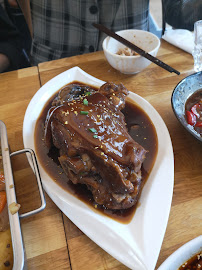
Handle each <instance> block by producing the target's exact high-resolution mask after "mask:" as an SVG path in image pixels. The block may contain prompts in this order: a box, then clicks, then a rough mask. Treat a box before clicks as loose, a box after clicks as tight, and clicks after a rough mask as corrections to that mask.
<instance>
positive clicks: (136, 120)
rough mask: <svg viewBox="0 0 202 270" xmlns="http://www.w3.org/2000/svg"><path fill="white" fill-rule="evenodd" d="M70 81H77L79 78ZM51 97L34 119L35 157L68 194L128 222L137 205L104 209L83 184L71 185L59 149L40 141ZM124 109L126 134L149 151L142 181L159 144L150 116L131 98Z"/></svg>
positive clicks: (112, 216)
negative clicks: (124, 208)
mask: <svg viewBox="0 0 202 270" xmlns="http://www.w3.org/2000/svg"><path fill="white" fill-rule="evenodd" d="M73 83H77V84H78V82H73ZM95 89H96V88H95ZM58 91H59V90H58ZM54 97H55V95H54V96H53V97H51V98H50V99H49V100H48V102H47V103H46V105H45V106H44V109H43V111H42V113H41V115H40V116H39V118H38V120H37V123H36V128H35V136H34V137H35V149H36V154H37V157H38V160H39V161H40V163H41V164H42V166H43V168H44V169H45V171H46V172H47V173H48V174H49V176H50V177H51V178H52V179H53V180H54V181H55V182H57V184H58V185H60V186H61V187H62V188H63V189H65V190H66V191H68V192H71V194H73V195H74V196H76V197H77V198H79V199H80V200H82V201H84V202H85V203H87V204H88V205H90V206H91V207H92V208H93V209H95V208H96V211H100V212H101V213H103V214H105V215H107V216H109V217H111V218H113V219H115V220H117V221H119V222H122V223H129V222H130V221H131V219H132V217H133V215H134V213H135V209H136V208H137V206H138V205H136V206H133V207H131V208H129V209H126V210H107V209H104V208H103V207H101V206H99V205H97V204H94V200H93V196H92V195H91V192H90V191H88V189H87V187H86V186H85V185H81V184H77V185H74V184H72V182H71V181H68V179H67V176H66V175H65V173H63V170H62V168H61V166H60V164H59V161H58V159H57V157H58V150H57V149H56V148H55V147H52V148H51V149H50V150H49V149H48V148H47V147H46V146H45V144H44V141H43V135H44V122H45V119H46V114H47V111H48V109H49V108H50V104H51V102H52V100H53V99H54ZM123 113H124V115H125V119H126V123H127V127H128V130H129V134H130V135H131V137H132V138H133V139H134V140H135V141H136V142H138V143H139V144H141V145H142V146H143V147H144V148H145V149H146V150H147V151H148V153H147V155H146V159H145V161H144V163H143V166H142V178H143V181H144V182H145V181H146V180H147V178H148V176H149V173H150V172H151V169H152V167H153V164H154V162H155V159H156V154H157V148H158V142H157V135H156V131H155V128H154V126H153V124H152V122H151V120H150V119H149V117H148V116H147V115H146V114H145V113H144V111H143V110H142V109H141V108H140V107H138V106H137V105H136V104H134V102H133V101H132V100H130V99H127V101H126V106H125V108H124V110H123Z"/></svg>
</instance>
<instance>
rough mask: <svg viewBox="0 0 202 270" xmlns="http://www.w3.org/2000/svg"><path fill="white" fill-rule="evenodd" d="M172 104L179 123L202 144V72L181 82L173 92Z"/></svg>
mask: <svg viewBox="0 0 202 270" xmlns="http://www.w3.org/2000/svg"><path fill="white" fill-rule="evenodd" d="M171 103H172V108H173V111H174V113H175V116H176V117H177V119H178V120H179V122H180V123H181V124H182V125H183V126H184V127H185V129H186V130H187V131H188V132H189V133H190V134H192V135H193V136H194V137H195V138H196V139H198V140H199V141H201V142H202V72H197V73H194V74H191V75H189V76H187V77H186V78H184V79H183V80H182V81H180V82H179V83H178V84H177V86H176V87H175V89H174V90H173V93H172V97H171Z"/></svg>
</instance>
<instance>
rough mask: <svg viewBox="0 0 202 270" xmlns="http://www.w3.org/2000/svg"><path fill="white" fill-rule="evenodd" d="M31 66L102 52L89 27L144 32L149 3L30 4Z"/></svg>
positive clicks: (80, 0)
mask: <svg viewBox="0 0 202 270" xmlns="http://www.w3.org/2000/svg"><path fill="white" fill-rule="evenodd" d="M31 11H32V21H33V44H32V49H31V55H32V61H33V64H38V63H40V62H44V61H48V60H54V59H59V58H63V57H69V56H73V55H78V54H84V53H89V52H93V51H96V50H101V49H102V47H101V46H102V41H103V39H104V37H105V34H102V33H99V31H98V30H97V29H96V28H94V27H93V26H92V23H93V22H96V23H101V24H104V25H105V26H106V27H108V28H110V29H112V30H114V31H118V30H122V29H133V28H136V29H143V30H148V12H149V0H107V1H105V0H57V1H55V0H31Z"/></svg>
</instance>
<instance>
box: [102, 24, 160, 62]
mask: <svg viewBox="0 0 202 270" xmlns="http://www.w3.org/2000/svg"><path fill="white" fill-rule="evenodd" d="M130 31H135V32H143V33H147V34H149V35H151V36H153V37H155V38H156V40H157V41H158V44H157V46H156V47H155V48H154V49H153V50H151V51H148V52H147V53H149V54H151V53H152V52H153V51H155V50H156V49H157V50H158V48H159V47H160V44H161V41H160V39H159V38H158V37H157V36H156V35H155V34H153V33H151V32H149V31H145V30H140V29H125V30H120V31H117V32H115V33H116V34H120V33H122V32H130ZM110 38H113V37H110V36H107V37H106V38H105V39H104V40H103V42H102V48H103V50H104V51H106V52H107V53H109V54H110V55H112V56H114V57H116V58H122V59H135V58H139V57H142V56H141V55H140V54H138V55H127V56H126V55H118V54H116V53H112V52H111V51H109V50H108V49H107V48H106V41H107V39H110ZM126 47H127V46H126Z"/></svg>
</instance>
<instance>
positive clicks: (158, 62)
mask: <svg viewBox="0 0 202 270" xmlns="http://www.w3.org/2000/svg"><path fill="white" fill-rule="evenodd" d="M93 26H94V27H95V28H97V29H99V30H100V31H102V32H104V33H105V34H107V35H108V36H110V37H112V38H114V39H116V40H117V41H119V42H120V43H122V44H124V45H125V46H127V47H128V48H130V49H131V50H133V51H135V52H137V53H138V54H140V55H141V56H143V57H145V58H147V59H148V60H150V61H151V62H153V63H154V64H156V65H158V66H160V67H162V68H164V69H165V70H167V71H169V72H174V73H176V74H177V75H180V72H179V71H178V70H176V69H174V68H172V67H171V66H169V65H167V64H166V63H164V62H162V61H161V60H160V59H158V58H156V57H154V56H152V55H151V54H149V53H147V52H145V51H144V50H142V49H141V48H139V47H138V46H136V45H135V44H133V43H131V42H130V41H128V40H126V39H124V38H122V37H121V36H119V35H117V34H116V33H115V32H113V31H111V30H110V29H108V28H107V27H105V26H104V25H102V24H97V23H93Z"/></svg>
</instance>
